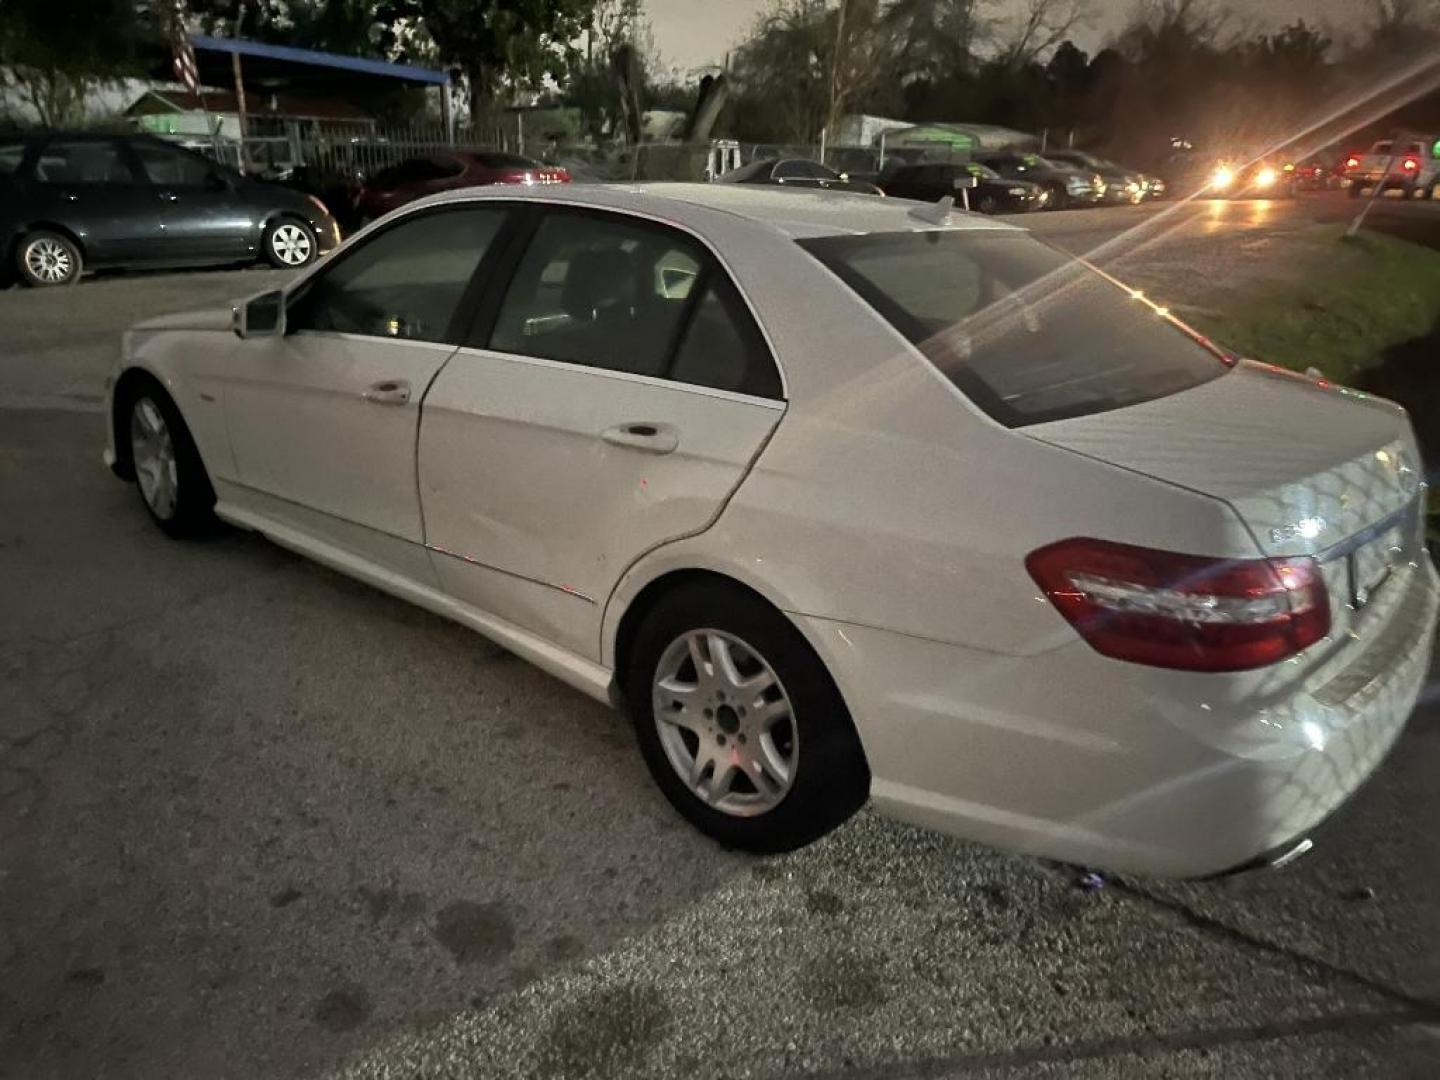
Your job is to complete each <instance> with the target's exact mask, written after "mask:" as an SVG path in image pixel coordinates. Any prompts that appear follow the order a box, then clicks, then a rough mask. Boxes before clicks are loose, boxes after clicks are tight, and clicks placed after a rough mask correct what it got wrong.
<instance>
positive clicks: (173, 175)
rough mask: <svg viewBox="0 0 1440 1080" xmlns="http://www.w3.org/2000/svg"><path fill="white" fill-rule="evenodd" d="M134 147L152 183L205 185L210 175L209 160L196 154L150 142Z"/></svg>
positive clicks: (162, 184) (172, 185) (183, 185)
mask: <svg viewBox="0 0 1440 1080" xmlns="http://www.w3.org/2000/svg"><path fill="white" fill-rule="evenodd" d="M134 148H135V153H136V154H138V155H139V157H140V164H141V165H142V166H144V168H145V175H146V176H148V177H149V178H150V182H151V183H152V184H158V185H161V186H164V187H204V186H205V181H206V180H207V179H209V177H210V173H211V168H210V164H209V162H207V161H205V160H204V159H203V158H200V157H198V156H197V155H195V154H187V153H186V152H185V151H184V150H176V149H174V148H173V147H169V146H157V145H155V144H154V143H149V142H140V143H135V144H134Z"/></svg>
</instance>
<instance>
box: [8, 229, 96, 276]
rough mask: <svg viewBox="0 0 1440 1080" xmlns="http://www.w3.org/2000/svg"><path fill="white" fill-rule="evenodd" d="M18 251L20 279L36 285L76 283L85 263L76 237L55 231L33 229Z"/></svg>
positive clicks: (17, 261)
mask: <svg viewBox="0 0 1440 1080" xmlns="http://www.w3.org/2000/svg"><path fill="white" fill-rule="evenodd" d="M15 254H16V259H15V261H16V269H18V270H19V271H20V277H21V279H22V280H23V281H24V282H25V283H26V284H27V285H32V286H34V287H36V288H48V287H49V286H52V285H73V284H74V283H75V282H77V281H79V280H80V273H81V271H82V270H83V269H84V265H85V264H84V259H83V258H82V257H81V255H80V249H79V248H78V247H77V246H76V245H75V243H74V241H72V240H71V239H70V238H69V237H68V236H63V235H61V234H60V233H54V232H33V233H31V234H30V235H28V236H26V237H25V238H24V239H22V240H21V241H20V243H19V245H18V247H17V248H16V253H15Z"/></svg>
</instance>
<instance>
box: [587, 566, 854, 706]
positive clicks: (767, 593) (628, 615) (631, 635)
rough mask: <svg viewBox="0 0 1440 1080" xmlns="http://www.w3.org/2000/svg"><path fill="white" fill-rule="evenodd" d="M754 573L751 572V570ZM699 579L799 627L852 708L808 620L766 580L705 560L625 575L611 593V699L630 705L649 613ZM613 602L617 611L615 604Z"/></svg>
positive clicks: (606, 650)
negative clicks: (628, 682)
mask: <svg viewBox="0 0 1440 1080" xmlns="http://www.w3.org/2000/svg"><path fill="white" fill-rule="evenodd" d="M747 576H748V575H747ZM698 583H714V584H718V585H723V586H725V587H726V588H731V589H735V590H737V591H738V592H741V593H744V594H748V595H749V596H752V597H754V598H755V599H757V600H759V601H760V602H761V603H763V604H765V605H766V606H767V607H769V608H770V609H771V610H773V611H774V612H775V613H776V614H777V615H779V616H780V617H781V618H782V619H784V620H785V621H786V622H787V623H789V624H790V625H791V626H793V627H794V628H795V630H796V631H797V632H798V633H799V634H800V636H801V637H802V638H804V639H805V642H806V643H807V644H808V645H809V647H810V649H811V650H812V651H813V652H814V653H815V656H816V657H817V659H819V661H820V663H821V665H822V666H823V667H824V668H825V670H826V673H827V674H828V675H829V676H830V680H831V682H833V683H834V684H835V687H836V690H837V691H838V692H839V694H840V696H841V699H842V700H843V701H844V702H845V705H846V708H847V709H848V708H849V707H850V702H849V700H848V695H847V694H846V693H845V687H844V684H843V681H842V680H841V679H840V678H839V677H838V675H837V674H836V672H835V671H834V670H833V669H832V666H831V664H830V662H829V658H828V657H827V656H826V655H825V651H824V650H823V649H822V647H821V643H820V642H817V641H816V640H815V638H814V635H813V634H812V633H811V629H810V627H809V626H807V625H806V623H805V620H803V619H797V618H795V617H794V615H793V614H792V613H791V612H790V611H788V610H787V609H786V605H785V603H784V602H783V600H782V599H781V598H780V597H778V596H776V595H775V594H774V593H773V592H772V591H771V590H770V589H769V588H767V587H766V585H765V584H764V583H761V582H758V581H754V580H746V578H745V577H742V576H741V575H739V574H736V573H733V572H731V570H730V569H729V568H728V567H715V566H705V565H701V564H700V563H698V562H696V563H690V564H681V565H671V566H667V567H663V568H661V567H656V568H654V572H653V573H652V574H651V575H649V576H648V578H644V577H638V576H636V575H634V574H633V572H632V575H631V576H630V578H629V580H628V581H624V580H622V582H621V584H620V585H619V586H618V587H617V588H616V591H615V594H614V595H613V596H612V598H611V603H610V605H607V611H606V614H605V620H604V630H603V634H604V640H603V641H602V648H601V651H602V656H603V660H602V662H603V663H605V664H606V666H607V667H609V668H610V670H611V671H612V672H613V677H612V680H611V698H612V700H613V701H614V703H615V704H616V705H617V706H623V705H624V697H625V675H626V672H627V670H628V668H629V665H630V658H631V649H632V647H633V646H634V643H635V637H636V634H637V632H638V631H639V629H640V626H641V625H642V624H643V623H644V621H645V616H646V615H648V614H649V613H650V612H651V611H653V610H654V608H655V605H656V604H658V603H659V602H660V600H661V599H662V598H663V597H665V596H668V595H669V594H670V593H672V592H674V591H675V590H676V589H679V588H684V587H686V586H688V585H694V584H698ZM611 606H613V607H615V608H616V610H614V611H612V610H609V608H610V607H611Z"/></svg>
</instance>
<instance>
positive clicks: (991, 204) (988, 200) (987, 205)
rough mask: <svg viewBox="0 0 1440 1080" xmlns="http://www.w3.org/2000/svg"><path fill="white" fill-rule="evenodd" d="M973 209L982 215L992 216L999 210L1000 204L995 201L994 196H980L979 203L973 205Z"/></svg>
mask: <svg viewBox="0 0 1440 1080" xmlns="http://www.w3.org/2000/svg"><path fill="white" fill-rule="evenodd" d="M975 208H976V209H977V210H979V211H980V213H982V214H993V213H995V211H996V210H998V209H999V208H1000V204H999V203H998V202H996V201H995V196H994V195H981V196H980V201H979V202H978V203H976V204H975Z"/></svg>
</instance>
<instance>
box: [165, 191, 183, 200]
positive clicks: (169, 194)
mask: <svg viewBox="0 0 1440 1080" xmlns="http://www.w3.org/2000/svg"><path fill="white" fill-rule="evenodd" d="M160 198H162V199H164V200H165V201H166V202H179V201H180V196H179V195H176V194H175V192H173V191H162V192H160Z"/></svg>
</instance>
